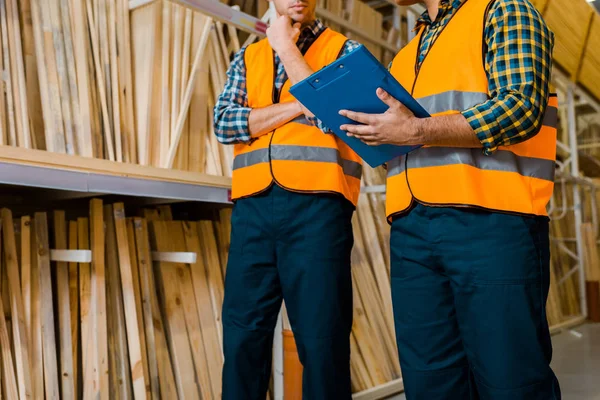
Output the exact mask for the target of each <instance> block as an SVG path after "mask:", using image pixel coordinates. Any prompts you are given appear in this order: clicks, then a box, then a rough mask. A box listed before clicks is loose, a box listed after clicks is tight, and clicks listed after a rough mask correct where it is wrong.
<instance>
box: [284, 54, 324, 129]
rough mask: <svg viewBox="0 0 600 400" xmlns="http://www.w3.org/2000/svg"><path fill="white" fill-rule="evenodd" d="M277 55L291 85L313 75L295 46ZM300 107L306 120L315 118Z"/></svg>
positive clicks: (304, 108)
mask: <svg viewBox="0 0 600 400" xmlns="http://www.w3.org/2000/svg"><path fill="white" fill-rule="evenodd" d="M277 54H278V55H279V59H280V60H281V63H282V64H283V67H284V68H285V72H286V74H287V76H288V79H289V80H290V83H291V84H292V85H295V84H296V83H298V82H301V81H303V80H304V79H306V78H308V77H309V76H311V75H312V74H313V73H314V71H313V69H312V68H311V67H310V65H308V63H307V62H306V60H305V59H304V57H303V56H302V53H300V50H299V49H298V47H296V45H290V46H287V47H285V48H284V49H283V50H281V51H280V52H279V53H277ZM300 106H301V108H302V111H303V112H304V114H305V115H306V116H307V117H308V118H313V117H314V116H315V115H314V114H313V113H311V112H310V111H309V110H308V109H307V108H306V107H304V106H303V105H302V104H300Z"/></svg>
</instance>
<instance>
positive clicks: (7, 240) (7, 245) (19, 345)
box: [1, 208, 31, 399]
mask: <svg viewBox="0 0 600 400" xmlns="http://www.w3.org/2000/svg"><path fill="white" fill-rule="evenodd" d="M1 213H2V236H3V241H4V252H5V260H6V269H7V273H8V283H9V285H10V309H11V318H12V327H13V339H14V346H15V362H16V368H17V384H18V387H19V398H20V399H27V398H30V397H31V365H30V361H31V359H30V357H29V350H28V349H29V339H28V335H27V325H26V323H25V313H24V308H23V297H22V294H21V278H20V277H19V260H18V259H17V246H16V243H15V235H14V226H13V218H12V212H11V211H10V210H9V209H6V208H3V209H2V212H1Z"/></svg>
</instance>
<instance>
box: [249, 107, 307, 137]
mask: <svg viewBox="0 0 600 400" xmlns="http://www.w3.org/2000/svg"><path fill="white" fill-rule="evenodd" d="M301 114H302V109H301V107H300V104H299V103H298V102H296V101H292V102H288V103H278V104H273V105H270V106H267V107H263V108H253V109H252V111H250V116H249V118H248V127H249V131H250V136H251V137H252V138H257V137H259V136H262V135H264V134H265V133H268V132H271V131H272V130H273V129H277V128H279V127H280V126H282V125H283V124H285V123H287V122H289V121H291V120H292V119H294V118H296V117H297V116H299V115H301Z"/></svg>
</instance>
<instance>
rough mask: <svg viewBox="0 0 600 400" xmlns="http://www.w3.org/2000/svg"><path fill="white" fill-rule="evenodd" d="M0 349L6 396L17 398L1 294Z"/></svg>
mask: <svg viewBox="0 0 600 400" xmlns="http://www.w3.org/2000/svg"><path fill="white" fill-rule="evenodd" d="M0 349H1V354H2V382H3V383H4V386H3V387H4V388H5V390H6V397H7V398H9V399H18V398H19V393H18V390H17V381H16V378H15V371H14V370H13V355H12V351H11V346H10V338H9V336H8V327H7V326H6V317H5V315H4V305H3V303H2V296H0Z"/></svg>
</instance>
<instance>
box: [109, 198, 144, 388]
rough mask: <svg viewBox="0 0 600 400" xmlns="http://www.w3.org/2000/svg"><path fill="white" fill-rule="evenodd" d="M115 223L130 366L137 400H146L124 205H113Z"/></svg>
mask: <svg viewBox="0 0 600 400" xmlns="http://www.w3.org/2000/svg"><path fill="white" fill-rule="evenodd" d="M113 210H114V221H115V229H116V235H117V243H118V252H119V267H120V271H121V288H122V293H123V305H124V308H125V324H126V329H127V343H128V346H129V365H130V368H131V380H132V383H133V392H134V398H135V399H145V398H146V382H145V377H144V365H143V363H142V348H141V344H140V332H139V327H138V320H137V307H136V299H135V290H134V281H133V272H132V263H131V258H130V256H131V254H130V252H129V242H128V235H127V221H126V219H125V206H124V204H123V203H115V204H114V205H113Z"/></svg>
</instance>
